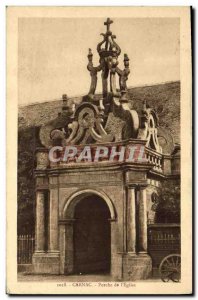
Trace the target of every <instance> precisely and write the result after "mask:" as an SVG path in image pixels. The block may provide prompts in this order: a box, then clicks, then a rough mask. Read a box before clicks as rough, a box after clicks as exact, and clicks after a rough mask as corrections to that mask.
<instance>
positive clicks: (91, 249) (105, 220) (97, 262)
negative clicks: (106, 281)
mask: <svg viewBox="0 0 198 300" xmlns="http://www.w3.org/2000/svg"><path fill="white" fill-rule="evenodd" d="M110 218H111V215H110V211H109V207H108V206H107V204H106V202H105V201H104V200H103V199H102V198H101V197H100V196H98V195H96V194H91V195H90V194H89V195H86V196H85V197H83V198H81V199H80V201H78V202H77V203H76V205H75V208H74V219H75V221H74V227H73V242H74V256H73V262H74V269H73V271H74V273H76V274H88V273H99V272H100V273H101V272H103V273H107V272H110V261H111V228H110V221H109V219H110Z"/></svg>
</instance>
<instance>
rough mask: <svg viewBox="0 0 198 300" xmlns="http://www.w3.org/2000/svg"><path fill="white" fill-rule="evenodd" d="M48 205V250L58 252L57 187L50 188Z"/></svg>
mask: <svg viewBox="0 0 198 300" xmlns="http://www.w3.org/2000/svg"><path fill="white" fill-rule="evenodd" d="M49 206H50V209H49V252H58V251H59V243H58V237H59V232H58V188H55V189H51V190H50V204H49Z"/></svg>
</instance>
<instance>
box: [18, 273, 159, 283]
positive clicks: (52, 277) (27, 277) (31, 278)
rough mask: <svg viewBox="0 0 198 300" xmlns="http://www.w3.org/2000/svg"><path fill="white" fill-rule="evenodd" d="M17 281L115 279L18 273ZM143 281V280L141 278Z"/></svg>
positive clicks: (98, 280)
mask: <svg viewBox="0 0 198 300" xmlns="http://www.w3.org/2000/svg"><path fill="white" fill-rule="evenodd" d="M18 281H53V282H54V281H57V282H105V281H107V282H109V281H115V280H114V279H113V278H112V277H111V276H110V275H106V274H91V275H90V274H88V275H67V276H65V275H36V274H28V273H18ZM141 281H145V280H141ZM146 281H151V282H153V281H155V282H156V281H161V279H159V278H149V279H146Z"/></svg>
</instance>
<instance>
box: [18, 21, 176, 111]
mask: <svg viewBox="0 0 198 300" xmlns="http://www.w3.org/2000/svg"><path fill="white" fill-rule="evenodd" d="M104 21H105V20H104V19H103V18H81V19H77V18H76V19H74V18H71V19H69V18H21V19H19V23H18V25H19V26H18V33H19V40H18V87H19V91H18V92H19V94H18V95H19V105H25V104H30V103H34V102H44V101H49V100H55V99H60V98H61V96H62V94H67V95H68V96H69V97H72V96H78V95H85V94H87V93H88V91H89V87H90V74H89V72H88V71H87V62H88V59H87V54H88V48H91V49H92V52H93V55H94V56H93V61H94V65H95V66H96V65H97V64H98V61H99V56H98V53H97V51H96V47H97V44H98V43H99V42H100V41H101V40H102V36H100V33H102V32H105V31H106V27H105V26H104V25H103V23H104ZM111 31H112V32H113V34H115V35H116V37H117V38H116V42H117V43H118V45H119V46H120V47H121V49H122V53H121V55H120V56H119V67H120V68H121V69H123V55H124V53H127V54H128V56H129V59H130V70H131V73H130V75H129V79H128V82H127V85H128V87H135V86H139V85H147V84H155V83H161V82H166V81H175V80H179V79H180V70H179V61H180V57H179V19H176V18H131V19H127V18H114V23H113V24H112V25H111ZM100 91H101V80H100V74H99V75H98V87H97V91H96V92H100Z"/></svg>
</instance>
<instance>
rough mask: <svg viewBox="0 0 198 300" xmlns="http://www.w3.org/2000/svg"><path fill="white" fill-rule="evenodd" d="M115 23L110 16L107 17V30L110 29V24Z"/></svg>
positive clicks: (105, 23)
mask: <svg viewBox="0 0 198 300" xmlns="http://www.w3.org/2000/svg"><path fill="white" fill-rule="evenodd" d="M112 23H113V21H112V20H111V19H110V18H107V20H106V22H104V25H105V26H107V32H108V31H109V30H110V25H111V24H112Z"/></svg>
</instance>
